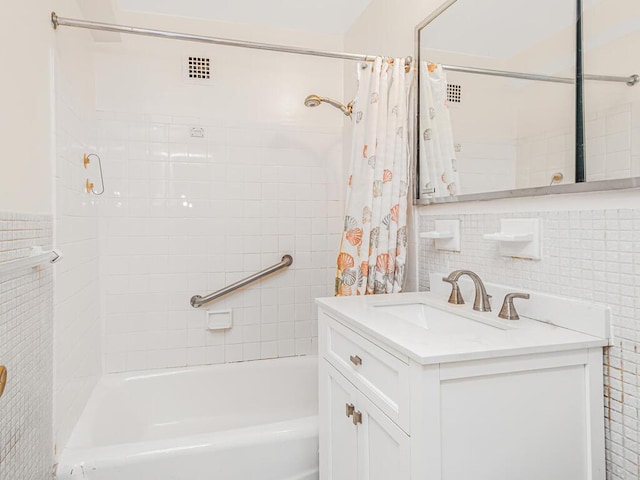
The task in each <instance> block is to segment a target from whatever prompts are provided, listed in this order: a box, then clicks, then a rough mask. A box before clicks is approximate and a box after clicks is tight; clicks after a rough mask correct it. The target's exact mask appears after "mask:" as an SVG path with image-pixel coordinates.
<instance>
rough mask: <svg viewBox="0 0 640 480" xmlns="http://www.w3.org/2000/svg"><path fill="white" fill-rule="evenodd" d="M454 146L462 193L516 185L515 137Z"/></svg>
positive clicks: (501, 188) (490, 190)
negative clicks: (513, 138)
mask: <svg viewBox="0 0 640 480" xmlns="http://www.w3.org/2000/svg"><path fill="white" fill-rule="evenodd" d="M456 149H457V150H456V159H457V162H458V172H459V174H460V186H461V189H462V193H464V194H465V195H466V194H472V193H480V192H492V191H499V190H509V189H512V188H515V179H516V168H515V165H514V163H513V159H514V158H515V157H516V142H515V141H514V140H502V141H496V142H478V141H476V142H462V143H460V144H459V145H458V146H456ZM458 150H459V151H458ZM489 172H490V173H489Z"/></svg>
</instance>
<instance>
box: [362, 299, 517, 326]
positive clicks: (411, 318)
mask: <svg viewBox="0 0 640 480" xmlns="http://www.w3.org/2000/svg"><path fill="white" fill-rule="evenodd" d="M373 308H374V309H375V310H376V311H377V312H380V313H384V314H387V315H391V316H393V317H396V318H399V319H401V320H404V321H405V322H409V323H412V324H413V325H416V326H418V327H420V328H424V329H426V330H430V331H433V332H435V333H445V334H456V333H465V334H469V333H471V334H473V333H482V332H484V331H486V329H487V328H490V329H494V328H497V329H498V330H509V329H510V328H509V327H507V326H506V325H501V324H499V323H498V322H497V321H495V320H493V319H486V320H485V319H476V318H470V317H468V316H462V315H460V314H457V313H453V312H448V311H446V310H444V309H440V308H437V307H434V306H432V305H428V304H426V303H421V302H415V303H397V304H381V305H373Z"/></svg>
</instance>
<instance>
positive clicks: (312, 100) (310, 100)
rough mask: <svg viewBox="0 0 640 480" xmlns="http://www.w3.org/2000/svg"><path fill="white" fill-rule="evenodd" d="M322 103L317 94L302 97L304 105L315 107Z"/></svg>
mask: <svg viewBox="0 0 640 480" xmlns="http://www.w3.org/2000/svg"><path fill="white" fill-rule="evenodd" d="M321 103H322V99H321V98H320V97H319V96H318V95H309V96H308V97H307V98H305V99H304V106H305V107H317V106H318V105H320V104H321Z"/></svg>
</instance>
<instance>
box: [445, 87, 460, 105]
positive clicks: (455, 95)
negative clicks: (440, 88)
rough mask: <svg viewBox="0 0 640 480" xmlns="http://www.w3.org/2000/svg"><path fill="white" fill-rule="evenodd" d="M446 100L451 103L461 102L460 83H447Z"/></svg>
mask: <svg viewBox="0 0 640 480" xmlns="http://www.w3.org/2000/svg"><path fill="white" fill-rule="evenodd" d="M447 100H448V101H449V102H451V103H461V102H462V85H456V84H454V83H449V84H447Z"/></svg>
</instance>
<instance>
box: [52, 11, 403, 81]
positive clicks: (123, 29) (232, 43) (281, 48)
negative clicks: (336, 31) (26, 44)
mask: <svg viewBox="0 0 640 480" xmlns="http://www.w3.org/2000/svg"><path fill="white" fill-rule="evenodd" d="M51 23H52V24H53V28H54V30H55V29H57V28H58V27H59V26H64V27H76V28H87V29H89V30H103V31H105V32H115V33H129V34H134V35H145V36H148V37H158V38H167V39H171V40H186V41H190V42H200V43H210V44H214V45H225V46H228V47H241V48H252V49H256V50H269V51H272V52H284V53H295V54H298V55H313V56H316V57H327V58H338V59H342V60H355V61H360V62H373V61H375V59H376V55H364V54H358V53H342V52H325V51H322V50H308V49H306V48H299V47H290V46H286V45H274V44H270V43H258V42H247V41H244V40H233V39H230V38H218V37H207V36H203V35H192V34H189V33H178V32H168V31H164V30H152V29H149V28H138V27H130V26H126V25H116V24H113V23H102V22H92V21H88V20H77V19H73V18H64V17H59V16H58V15H56V13H55V12H51ZM387 58H388V59H389V60H393V59H392V58H391V57H387ZM412 62H413V58H412V57H406V58H405V67H406V68H407V70H408V69H409V68H410V67H411V63H412Z"/></svg>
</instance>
